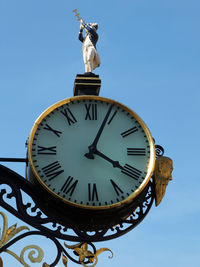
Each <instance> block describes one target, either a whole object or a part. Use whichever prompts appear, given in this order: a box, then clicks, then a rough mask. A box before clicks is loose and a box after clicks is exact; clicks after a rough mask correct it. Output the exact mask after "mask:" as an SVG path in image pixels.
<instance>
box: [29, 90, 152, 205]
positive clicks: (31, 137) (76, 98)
mask: <svg viewBox="0 0 200 267" xmlns="http://www.w3.org/2000/svg"><path fill="white" fill-rule="evenodd" d="M79 100H80V101H83V100H93V101H95V100H97V101H103V102H107V103H109V104H114V105H116V106H119V107H120V108H122V109H124V110H125V111H126V112H128V113H129V114H130V115H131V116H133V117H134V118H135V119H136V120H137V121H138V123H139V124H140V125H141V127H142V129H143V130H144V132H145V134H146V136H147V139H148V142H149V150H150V156H149V163H148V169H147V171H146V172H147V174H146V177H145V179H144V180H143V182H142V183H141V185H140V187H139V188H138V189H136V190H135V191H134V192H133V193H132V194H131V195H130V196H128V197H127V198H125V199H124V200H122V201H119V202H116V203H113V204H108V205H102V206H89V205H83V204H79V203H75V202H72V201H69V200H67V199H65V198H63V197H62V196H59V195H58V194H56V193H55V192H54V191H52V190H51V189H50V188H49V187H48V186H47V185H46V184H45V183H44V182H43V181H42V179H41V178H40V176H39V174H38V172H37V170H36V168H35V166H34V162H33V157H32V144H33V140H34V136H35V133H36V131H37V129H38V126H39V125H40V123H41V122H42V120H43V119H44V118H45V117H46V116H48V114H50V113H51V112H52V111H54V110H55V109H57V108H59V107H61V106H62V105H65V104H68V103H70V102H73V101H79ZM27 149H28V161H29V167H30V168H31V171H32V174H33V176H34V177H35V178H36V179H37V181H38V182H39V184H40V185H41V186H42V187H43V188H44V189H45V190H46V191H47V192H49V193H50V194H51V195H53V196H54V197H55V198H56V199H59V200H61V201H62V202H64V203H66V204H68V205H70V206H74V207H77V208H81V209H87V210H108V209H113V208H117V207H121V206H122V205H126V204H129V203H130V202H132V201H133V200H134V199H135V198H136V197H137V196H138V195H139V194H140V193H141V192H142V191H143V190H144V188H145V187H146V185H147V184H148V182H149V180H150V178H151V176H152V174H153V171H154V167H155V146H154V140H153V137H152V135H151V133H150V131H149V129H148V127H147V125H146V124H145V123H144V121H143V120H142V119H141V118H140V117H139V116H138V115H137V113H135V112H134V111H133V110H131V109H130V108H128V107H127V106H125V105H124V104H121V103H120V102H118V101H115V100H113V99H109V98H105V97H100V96H93V95H82V96H74V97H70V98H67V99H64V100H61V101H59V102H57V103H55V104H53V105H52V106H50V107H49V108H47V109H46V110H45V111H44V112H43V113H42V114H41V115H40V116H39V117H38V118H37V119H36V121H35V122H34V125H33V127H32V129H31V132H30V135H29V140H28V146H27Z"/></svg>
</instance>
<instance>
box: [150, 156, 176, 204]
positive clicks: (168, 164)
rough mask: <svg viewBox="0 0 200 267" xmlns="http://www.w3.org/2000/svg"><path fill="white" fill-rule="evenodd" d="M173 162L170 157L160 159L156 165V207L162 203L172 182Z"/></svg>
mask: <svg viewBox="0 0 200 267" xmlns="http://www.w3.org/2000/svg"><path fill="white" fill-rule="evenodd" d="M172 171H173V161H172V159H170V158H168V157H163V156H162V157H158V158H157V159H156V163H155V173H154V176H155V193H156V206H158V205H159V204H160V202H161V201H162V199H163V197H164V195H165V191H166V187H167V185H168V183H169V181H170V180H172Z"/></svg>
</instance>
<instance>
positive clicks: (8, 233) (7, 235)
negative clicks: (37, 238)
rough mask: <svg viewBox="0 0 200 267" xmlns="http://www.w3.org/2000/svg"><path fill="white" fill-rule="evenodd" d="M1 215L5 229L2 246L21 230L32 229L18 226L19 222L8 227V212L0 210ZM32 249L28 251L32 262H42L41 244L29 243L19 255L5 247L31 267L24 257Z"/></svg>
mask: <svg viewBox="0 0 200 267" xmlns="http://www.w3.org/2000/svg"><path fill="white" fill-rule="evenodd" d="M0 215H1V216H2V218H3V230H2V233H1V240H0V248H2V247H3V246H5V245H6V244H8V242H9V241H10V240H11V239H13V238H14V237H15V236H16V235H17V234H18V233H20V232H21V231H23V230H28V231H29V230H30V229H29V228H28V227H27V226H20V227H17V224H14V225H12V226H10V227H8V218H7V216H6V214H5V213H3V212H1V211H0ZM30 249H31V251H30V252H29V253H28V258H29V260H30V262H32V263H36V262H39V263H40V262H41V261H42V259H43V257H44V252H43V250H42V249H41V248H40V247H39V246H36V245H29V246H26V247H24V248H23V249H22V251H21V253H20V256H18V255H17V254H16V253H15V252H13V251H11V250H9V249H5V250H4V252H6V253H8V254H10V255H11V256H13V257H14V258H15V259H16V260H18V261H19V262H20V263H21V264H22V265H23V266H24V267H30V265H28V264H27V263H26V262H25V259H24V256H25V253H26V252H27V251H28V250H30ZM35 253H37V256H35ZM1 266H3V260H2V258H0V267H1Z"/></svg>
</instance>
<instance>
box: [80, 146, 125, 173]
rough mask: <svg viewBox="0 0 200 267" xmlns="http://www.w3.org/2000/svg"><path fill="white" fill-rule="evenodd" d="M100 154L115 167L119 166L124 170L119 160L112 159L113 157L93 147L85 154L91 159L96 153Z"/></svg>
mask: <svg viewBox="0 0 200 267" xmlns="http://www.w3.org/2000/svg"><path fill="white" fill-rule="evenodd" d="M89 150H90V147H89ZM93 154H95V155H98V156H99V157H101V158H103V159H105V160H107V161H108V162H110V163H111V164H112V165H113V167H114V168H119V169H121V170H123V167H122V166H121V165H120V163H119V161H117V160H112V159H111V158H109V157H107V156H106V155H105V154H103V153H101V152H100V151H98V150H97V149H93V150H92V151H91V153H90V152H89V153H86V154H85V156H86V157H87V158H89V159H94V155H93Z"/></svg>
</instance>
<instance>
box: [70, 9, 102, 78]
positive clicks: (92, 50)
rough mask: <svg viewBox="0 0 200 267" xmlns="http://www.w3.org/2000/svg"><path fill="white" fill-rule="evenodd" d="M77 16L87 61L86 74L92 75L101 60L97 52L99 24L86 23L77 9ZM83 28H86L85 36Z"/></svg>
mask: <svg viewBox="0 0 200 267" xmlns="http://www.w3.org/2000/svg"><path fill="white" fill-rule="evenodd" d="M73 12H75V14H76V17H77V18H78V20H79V21H80V32H79V40H80V41H81V42H82V43H83V48H82V51H83V61H84V63H85V74H86V75H92V74H93V70H94V69H96V68H97V67H99V66H100V63H101V60H100V57H99V55H98V53H97V49H96V44H97V41H98V34H97V30H98V24H97V23H87V24H86V23H85V21H84V20H83V19H82V18H81V17H80V16H79V15H80V14H78V13H77V9H75V10H74V11H73ZM83 30H85V36H83Z"/></svg>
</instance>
